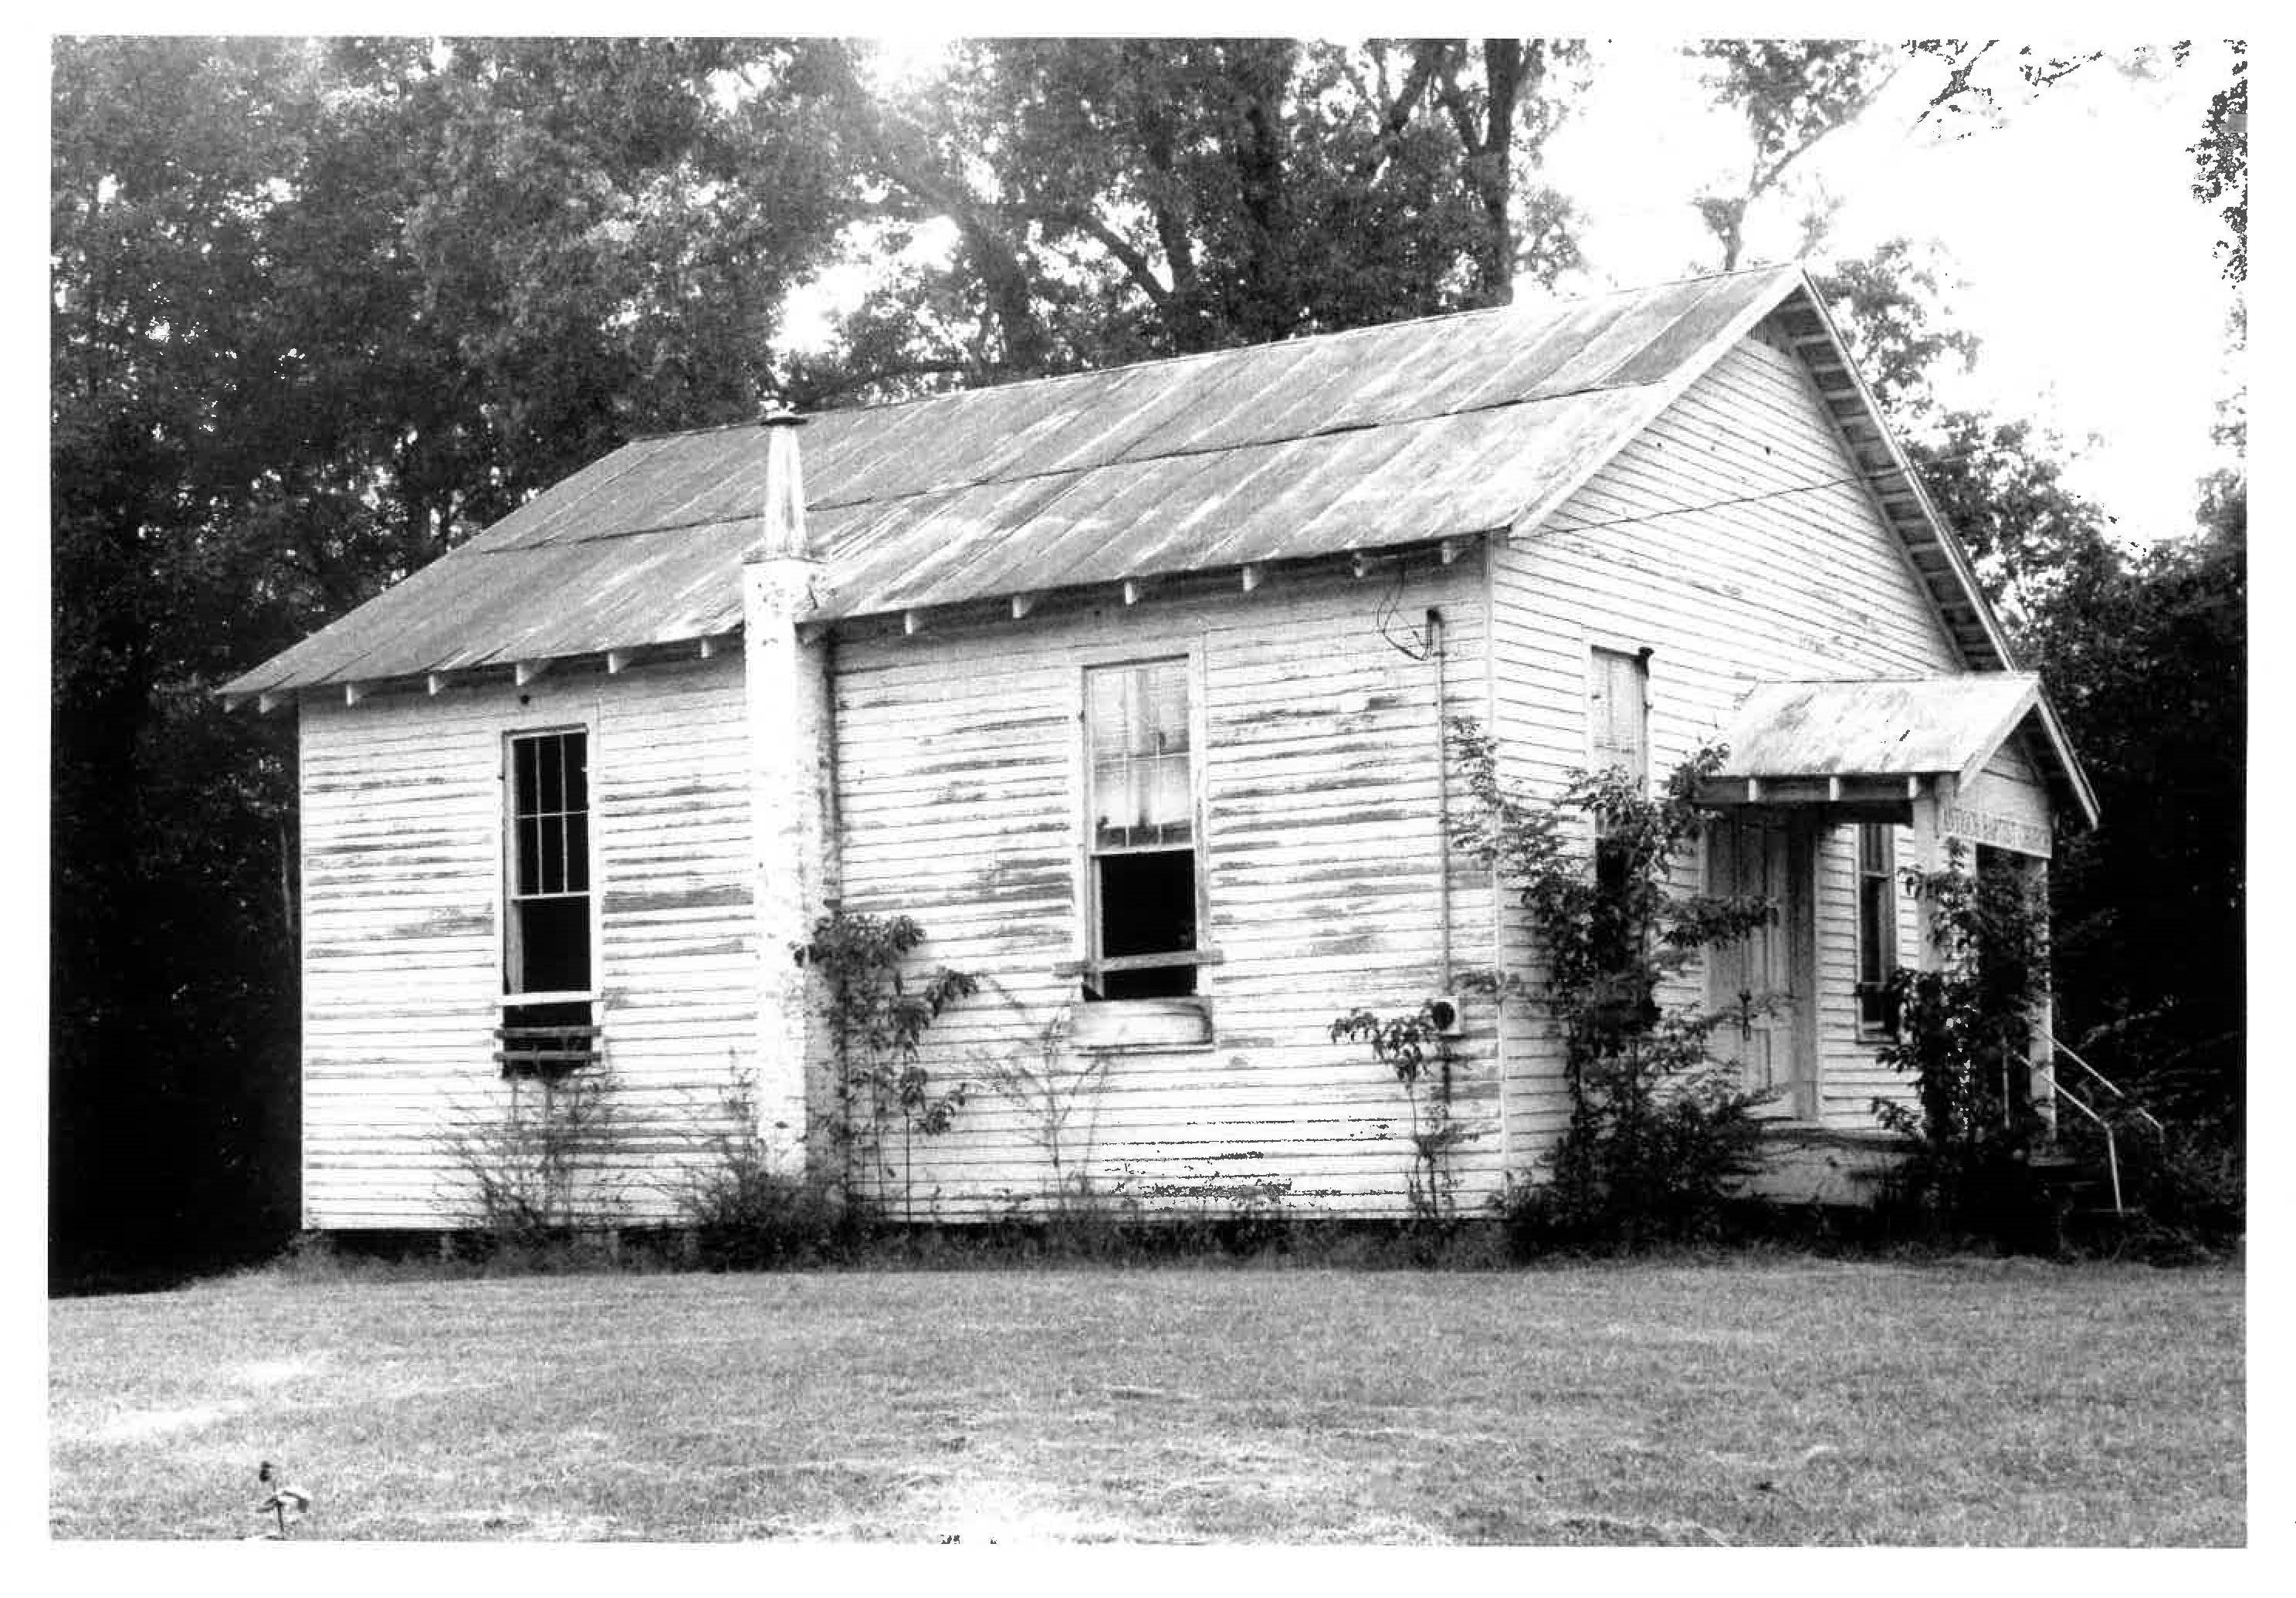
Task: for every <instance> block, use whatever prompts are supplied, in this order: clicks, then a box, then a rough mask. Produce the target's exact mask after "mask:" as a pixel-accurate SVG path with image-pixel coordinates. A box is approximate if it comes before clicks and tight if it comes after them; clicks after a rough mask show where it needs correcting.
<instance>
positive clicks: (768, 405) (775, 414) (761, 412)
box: [758, 399, 806, 427]
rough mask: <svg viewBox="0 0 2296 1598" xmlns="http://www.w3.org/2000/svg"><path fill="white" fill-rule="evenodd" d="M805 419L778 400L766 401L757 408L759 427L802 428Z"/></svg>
mask: <svg viewBox="0 0 2296 1598" xmlns="http://www.w3.org/2000/svg"><path fill="white" fill-rule="evenodd" d="M805 422H806V419H805V418H804V417H803V416H801V415H799V414H798V413H797V411H796V410H795V408H793V407H792V406H789V405H787V404H784V403H783V401H781V400H778V399H768V400H766V401H764V402H763V403H762V404H760V405H759V406H758V426H759V427H803V426H804V425H805Z"/></svg>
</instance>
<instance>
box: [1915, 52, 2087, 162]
mask: <svg viewBox="0 0 2296 1598" xmlns="http://www.w3.org/2000/svg"><path fill="white" fill-rule="evenodd" d="M1906 50H1907V53H1908V54H1909V55H1911V56H1913V57H1914V58H1915V60H1916V61H1928V62H1931V63H1934V64H1935V65H1936V66H1937V67H1938V68H1939V70H1940V72H1941V76H1940V77H1939V79H1938V81H1937V84H1936V86H1935V87H1934V88H1933V89H1932V90H1931V94H1930V97H1929V102H1928V103H1927V104H1926V105H1924V106H1923V108H1922V114H1921V116H1920V117H1919V118H1917V119H1915V126H1916V127H1918V126H1920V125H1921V124H1922V123H1924V122H1927V121H1928V120H1929V119H1931V117H1937V118H1939V119H1942V120H1944V121H1945V122H1946V123H1947V125H1948V127H1950V128H1951V129H1952V130H1953V133H1954V136H1955V137H1956V138H1958V137H1962V136H1964V135H1967V134H1969V133H1972V132H1974V131H1976V128H1977V127H1978V126H1979V125H1980V124H1981V125H1983V126H1988V127H1999V126H2000V125H2001V121H2002V118H2003V116H2004V112H2003V110H2002V104H2001V102H2002V97H2003V95H2004V94H2005V93H2008V92H2010V89H2011V85H2012V84H2013V83H2014V84H2015V85H2018V86H2021V92H2022V94H2024V95H2025V96H2027V97H2030V96H2031V95H2033V94H2038V93H2039V92H2040V91H2041V90H2043V89H2046V88H2048V87H2050V86H2053V85H2054V84H2058V83H2062V81H2064V79H2066V78H2070V77H2071V76H2072V75H2073V74H2074V73H2076V72H2078V71H2079V70H2081V69H2082V68H2083V67H2086V66H2087V65H2089V64H2090V63H2091V62H2093V61H2100V60H2102V59H2103V56H2104V52H2103V51H2102V50H2088V51H2083V52H2079V53H2075V54H2071V55H2047V54H2038V53H2035V51H2034V48H2033V46H2032V45H2017V46H2015V47H2014V48H2013V49H2012V48H2007V47H2005V45H2004V44H2003V42H2002V41H2001V40H1999V39H1915V40H1914V41H1913V42H1912V43H1910V44H1908V45H1907V46H1906Z"/></svg>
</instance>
